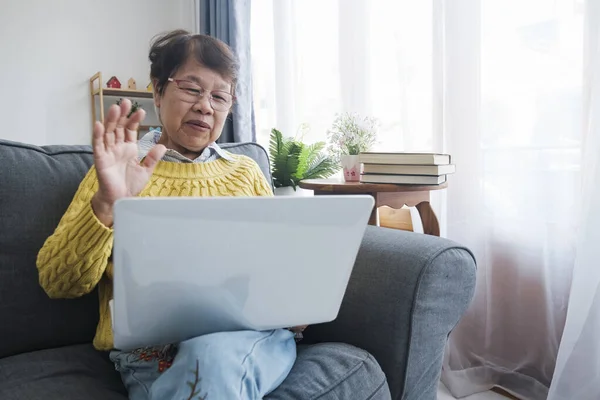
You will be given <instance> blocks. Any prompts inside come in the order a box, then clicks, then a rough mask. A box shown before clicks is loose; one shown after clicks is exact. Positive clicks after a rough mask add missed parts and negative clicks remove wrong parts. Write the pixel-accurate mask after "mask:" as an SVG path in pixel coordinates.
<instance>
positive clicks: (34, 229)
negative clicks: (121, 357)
mask: <svg viewBox="0 0 600 400" xmlns="http://www.w3.org/2000/svg"><path fill="white" fill-rule="evenodd" d="M221 147H223V148H225V149H227V150H228V151H230V152H232V153H236V154H245V155H247V156H249V157H252V158H253V159H254V160H256V162H257V163H258V164H259V165H260V167H261V169H262V171H263V173H264V174H265V176H266V177H267V179H268V180H269V181H271V175H270V167H269V159H268V157H267V153H266V152H265V150H264V149H263V148H262V147H261V146H259V145H257V144H255V143H240V144H224V145H222V146H221ZM92 162H93V158H92V151H91V147H90V146H42V147H38V146H33V145H28V144H24V143H17V142H11V141H6V140H2V139H0V358H2V357H6V356H9V355H12V354H19V353H23V352H27V351H33V350H39V349H45V348H52V347H59V346H64V345H69V344H76V343H88V342H91V340H92V338H93V336H94V333H95V329H96V324H97V322H98V299H97V293H96V292H95V291H94V292H92V293H91V294H89V295H87V296H84V297H82V298H79V299H73V300H51V299H49V298H48V296H47V295H46V294H45V292H44V291H43V290H42V288H41V287H40V286H39V283H38V273H37V268H36V257H37V253H38V251H39V249H40V248H41V247H42V245H43V244H44V241H45V240H46V238H48V236H50V235H51V234H52V232H53V231H54V229H55V228H56V226H57V225H58V222H59V220H60V218H61V217H62V215H63V213H64V212H65V211H66V209H67V207H68V205H69V203H70V202H71V200H72V198H73V195H74V194H75V191H76V190H77V187H78V185H79V182H80V181H81V179H82V178H83V176H84V175H85V174H86V172H87V171H88V170H89V168H90V166H91V165H92Z"/></svg>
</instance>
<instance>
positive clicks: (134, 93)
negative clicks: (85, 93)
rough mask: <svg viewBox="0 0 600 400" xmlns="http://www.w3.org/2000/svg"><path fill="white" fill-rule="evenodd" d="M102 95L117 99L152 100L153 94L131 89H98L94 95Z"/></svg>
mask: <svg viewBox="0 0 600 400" xmlns="http://www.w3.org/2000/svg"><path fill="white" fill-rule="evenodd" d="M101 91H102V94H103V95H104V96H115V97H134V98H143V99H151V98H152V92H148V91H146V90H131V89H105V88H101V89H96V90H94V95H98V94H100V92H101Z"/></svg>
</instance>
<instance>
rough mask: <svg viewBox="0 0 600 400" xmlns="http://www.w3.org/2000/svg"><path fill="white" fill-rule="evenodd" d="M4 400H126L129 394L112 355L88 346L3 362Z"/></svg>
mask: <svg viewBox="0 0 600 400" xmlns="http://www.w3.org/2000/svg"><path fill="white" fill-rule="evenodd" d="M0 399H2V400H22V399H30V400H37V399H40V400H42V399H44V400H59V399H60V400H69V399H90V400H93V399H98V400H126V399H127V393H126V391H125V388H124V387H123V384H122V383H121V377H120V376H119V373H118V372H116V371H115V368H114V364H113V363H112V362H111V361H110V360H109V359H108V355H107V354H106V353H100V352H98V351H96V350H94V348H93V347H92V345H91V344H88V345H74V346H67V347H61V348H57V349H48V350H40V351H35V352H32V353H24V354H19V355H16V356H12V357H7V358H4V359H0Z"/></svg>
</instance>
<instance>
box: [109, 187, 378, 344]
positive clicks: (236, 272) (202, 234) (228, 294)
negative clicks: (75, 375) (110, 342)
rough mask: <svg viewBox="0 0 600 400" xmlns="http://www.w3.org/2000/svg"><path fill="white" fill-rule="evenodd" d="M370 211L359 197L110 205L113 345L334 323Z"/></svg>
mask: <svg viewBox="0 0 600 400" xmlns="http://www.w3.org/2000/svg"><path fill="white" fill-rule="evenodd" d="M373 206H374V201H373V198H372V197H370V196H366V195H365V196H362V195H352V196H350V195H349V196H314V197H283V196H281V197H214V198H173V197H171V198H129V199H124V200H121V201H119V202H117V203H116V204H115V208H114V248H113V262H114V300H113V301H112V302H111V313H112V319H113V334H114V345H115V348H117V349H122V350H130V349H134V348H139V347H144V346H149V345H162V344H168V343H178V342H180V341H183V340H186V339H189V338H192V337H196V336H200V335H204V334H209V333H214V332H222V331H235V330H244V329H252V330H269V329H276V328H285V327H291V326H298V325H306V324H317V323H323V322H329V321H332V320H334V319H335V318H336V317H337V314H338V312H339V308H340V305H341V302H342V298H343V296H344V293H345V291H346V286H347V284H348V280H349V277H350V273H351V271H352V267H353V265H354V261H355V259H356V255H357V252H358V249H359V246H360V243H361V241H362V238H363V235H364V231H365V228H366V225H367V222H368V219H369V215H370V213H371V210H372V209H373Z"/></svg>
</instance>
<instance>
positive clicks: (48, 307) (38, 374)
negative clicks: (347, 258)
mask: <svg viewBox="0 0 600 400" xmlns="http://www.w3.org/2000/svg"><path fill="white" fill-rule="evenodd" d="M224 147H226V148H227V149H228V150H229V151H232V152H237V153H244V154H247V155H249V156H251V157H253V158H254V159H256V160H257V161H258V162H259V164H260V165H261V168H262V169H263V172H264V173H265V175H267V176H270V174H269V165H268V158H267V157H266V153H265V152H264V150H263V149H262V148H261V147H260V146H258V145H256V144H234V145H224ZM91 164H92V153H91V149H90V148H89V147H86V146H45V147H37V146H32V145H28V144H23V143H15V142H10V141H4V140H0V399H3V400H12V399H30V400H34V399H104V400H108V399H126V394H125V390H124V388H123V386H122V384H121V382H120V377H119V375H118V373H117V372H115V370H114V368H113V365H112V364H111V363H110V361H109V360H108V358H107V355H106V354H104V353H100V352H97V351H95V350H94V349H93V348H92V346H91V340H92V337H93V335H94V332H95V328H96V323H97V318H98V306H97V302H98V299H97V295H96V293H92V294H90V295H87V296H85V297H83V298H80V299H76V300H51V299H49V298H48V297H47V296H46V294H45V293H44V291H43V290H42V289H41V288H40V287H39V285H38V276H37V269H36V266H35V260H36V255H37V252H38V250H39V249H40V247H41V246H42V244H43V242H44V240H45V239H46V238H47V237H48V236H49V235H50V234H51V233H52V232H53V230H54V228H55V227H56V225H57V223H58V221H59V219H60V217H61V216H62V214H63V212H64V211H65V209H66V207H67V206H68V204H69V202H70V201H71V198H72V196H73V194H74V193H75V190H76V188H77V186H78V184H79V182H80V180H81V179H82V177H83V175H84V174H85V173H86V171H87V170H88V168H89V167H90V165H91ZM475 269H476V265H475V260H474V258H473V256H472V254H471V253H470V252H469V251H468V250H467V249H465V248H464V247H462V246H460V245H457V244H456V243H453V242H451V241H448V240H444V239H441V238H437V237H432V236H427V235H422V234H415V233H408V232H403V231H396V230H389V229H383V228H376V227H368V229H367V231H366V234H365V236H364V240H363V243H362V247H361V249H360V252H359V255H358V258H357V261H356V265H355V268H354V271H353V274H352V277H351V280H350V284H349V286H348V289H347V292H346V295H345V298H344V302H343V305H342V308H341V310H340V314H339V317H338V318H337V319H336V320H335V321H334V322H332V323H328V324H323V325H316V326H312V327H310V328H309V329H308V330H307V331H306V334H305V339H304V341H303V346H306V345H308V344H317V346H319V345H318V343H323V342H337V343H345V344H350V345H354V346H356V347H357V348H359V349H362V350H363V351H364V354H367V355H372V356H373V357H374V358H373V357H370V356H369V357H370V358H368V357H364V358H361V357H357V358H356V360H357V361H356V368H354V369H353V371H358V372H356V373H361V374H363V375H362V376H363V377H365V379H367V378H368V379H371V378H373V379H375V378H376V379H380V380H381V384H380V385H381V386H382V387H383V389H385V391H386V392H387V388H385V387H384V386H385V385H387V387H389V390H390V392H391V396H392V399H394V400H397V399H404V400H434V399H436V392H437V386H438V380H439V376H440V372H441V366H442V358H443V354H444V348H445V344H446V341H447V337H448V334H449V333H450V331H451V330H452V329H453V327H454V326H455V325H456V323H457V322H458V320H459V319H460V317H461V316H462V314H463V313H464V312H465V310H466V308H467V307H468V305H469V303H470V301H471V298H472V296H473V292H474V287H475ZM341 346H343V345H341ZM348 347H349V346H348ZM311 348H313V349H318V347H311ZM369 359H373V360H376V362H375V361H373V362H369ZM315 365H317V364H315ZM315 368H318V367H317V366H316V367H315ZM381 371H383V373H382V372H381ZM311 374H312V372H309V373H306V371H304V373H302V372H299V371H295V370H293V371H292V373H291V374H290V376H289V377H288V379H287V381H286V383H284V385H282V386H285V388H283V389H281V391H279V393H278V392H275V393H274V394H273V396H272V398H274V399H275V398H277V399H283V398H285V399H308V398H313V399H316V398H319V399H334V398H335V399H339V398H340V397H343V398H348V399H352V398H354V396H352V395H350V394H345V395H339V394H336V395H333V394H329V395H328V394H327V393H317V394H315V393H316V392H314V393H313V394H312V395H310V396H308V395H306V396H305V395H304V394H300V393H299V392H294V389H293V388H294V387H295V385H296V384H298V385H300V386H301V387H302V386H305V387H306V386H307V385H308V386H310V385H311V384H312V381H314V383H315V385H317V384H318V382H317V379H316V378H315V376H318V371H314V374H315V375H314V376H311ZM378 374H379V375H380V377H379V376H378ZM384 374H385V375H384ZM386 378H387V380H386ZM334 396H335V397H334ZM269 398H271V396H269ZM373 398H379V397H376V396H373Z"/></svg>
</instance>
